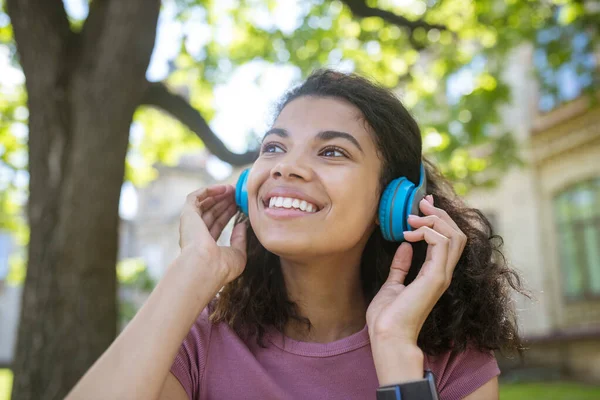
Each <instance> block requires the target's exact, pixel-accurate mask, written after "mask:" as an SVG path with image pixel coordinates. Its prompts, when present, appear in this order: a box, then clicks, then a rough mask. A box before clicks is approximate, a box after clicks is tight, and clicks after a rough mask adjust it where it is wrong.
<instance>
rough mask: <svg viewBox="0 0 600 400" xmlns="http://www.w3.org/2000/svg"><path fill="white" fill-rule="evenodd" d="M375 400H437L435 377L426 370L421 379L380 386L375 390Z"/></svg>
mask: <svg viewBox="0 0 600 400" xmlns="http://www.w3.org/2000/svg"><path fill="white" fill-rule="evenodd" d="M377 400H439V398H438V393H437V389H436V386H435V376H434V375H433V372H431V371H430V370H426V371H425V377H424V378H423V379H419V380H417V381H411V382H405V383H399V384H397V385H388V386H382V387H380V388H378V389H377Z"/></svg>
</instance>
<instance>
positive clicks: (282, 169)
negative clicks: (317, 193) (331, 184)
mask: <svg viewBox="0 0 600 400" xmlns="http://www.w3.org/2000/svg"><path fill="white" fill-rule="evenodd" d="M271 177H273V178H275V179H281V178H283V179H300V180H303V181H310V180H311V179H312V178H313V170H312V168H310V166H309V165H307V164H306V163H304V162H303V161H302V160H300V159H299V158H292V157H290V156H288V157H286V158H283V159H281V160H279V162H278V163H277V164H276V165H275V166H274V167H273V168H272V169H271Z"/></svg>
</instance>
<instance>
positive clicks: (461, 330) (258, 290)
mask: <svg viewBox="0 0 600 400" xmlns="http://www.w3.org/2000/svg"><path fill="white" fill-rule="evenodd" d="M421 149H422V143H421V134H420V131H419V128H418V126H417V124H416V122H415V121H414V119H413V118H412V117H411V116H410V114H409V113H408V112H407V110H406V109H405V108H404V107H403V105H402V104H401V103H400V101H399V100H398V99H397V98H396V97H395V96H394V95H393V94H391V93H390V92H389V91H387V90H385V89H383V88H381V87H379V86H377V85H375V84H373V83H371V82H369V81H368V80H366V79H364V78H361V77H359V76H356V75H353V74H342V73H339V72H334V71H330V70H322V71H317V72H316V73H314V74H313V75H311V76H310V77H309V78H308V79H307V80H306V81H305V82H304V83H303V84H302V85H300V86H299V87H297V88H295V89H293V90H292V91H290V92H289V93H288V94H287V95H286V97H285V98H284V99H283V101H282V103H281V105H280V107H279V109H278V112H277V115H276V120H275V122H274V124H273V127H272V129H270V130H269V131H268V132H267V133H266V134H265V136H264V138H263V140H262V146H261V150H260V154H259V156H258V159H257V160H256V162H255V163H254V164H253V166H252V168H251V170H250V172H249V174H248V177H247V194H248V197H247V199H248V204H247V208H248V210H247V212H248V214H249V215H248V217H249V218H245V217H244V216H242V215H241V214H240V215H238V218H237V224H236V226H235V227H234V229H233V233H232V236H231V246H230V247H220V246H217V244H216V239H217V238H218V237H219V235H220V234H221V232H222V230H223V228H224V226H225V225H226V224H227V222H228V221H229V220H230V219H231V218H232V217H234V215H235V214H236V213H237V212H238V208H237V206H236V203H235V198H234V192H235V189H234V188H233V187H232V186H228V185H217V186H212V187H208V188H205V189H202V190H198V191H196V192H193V193H191V194H190V195H189V196H188V198H187V200H186V203H185V206H184V209H183V212H182V214H181V223H180V246H181V253H180V255H179V256H178V257H177V259H176V260H175V261H174V262H173V263H172V265H170V267H169V268H168V270H167V272H166V273H165V275H164V277H163V278H162V279H161V281H160V282H159V283H158V285H157V287H156V288H155V289H154V291H153V293H152V294H151V296H150V298H149V299H148V301H147V302H146V303H145V304H144V306H143V307H142V308H141V310H140V311H139V312H138V314H137V315H136V317H135V318H134V319H133V320H132V321H131V322H130V324H129V325H128V326H127V328H126V329H125V330H124V331H123V332H122V333H121V335H119V337H118V338H117V339H116V340H115V342H114V343H113V344H112V345H111V346H110V348H109V349H108V350H107V351H106V352H105V353H104V354H103V356H102V357H101V358H100V359H99V360H98V361H97V362H96V363H95V364H94V366H93V367H92V368H91V369H90V370H89V371H88V372H87V373H86V375H85V376H84V377H83V378H82V379H81V381H80V382H79V383H78V384H77V385H76V386H75V388H74V389H73V390H72V392H71V393H70V395H69V397H68V399H91V398H98V399H100V398H101V399H108V398H110V399H156V398H158V399H171V400H176V399H181V400H184V399H190V400H191V399H194V400H196V399H203V400H204V399H374V398H376V390H377V389H378V388H379V387H383V386H388V385H389V386H392V387H395V385H398V387H399V388H406V387H407V385H410V384H411V382H413V381H419V380H423V377H424V370H431V371H432V372H433V374H434V375H435V383H436V385H437V391H438V393H439V398H440V399H444V400H452V399H460V398H467V399H482V400H483V399H485V400H490V399H496V398H498V381H497V375H498V374H499V373H500V371H499V369H498V365H497V363H496V359H495V358H494V355H493V350H497V349H509V350H514V349H518V348H519V346H520V343H519V339H518V335H517V325H516V320H515V315H514V311H513V309H512V308H511V306H510V304H511V300H510V295H511V289H515V290H517V291H521V287H520V283H519V280H518V277H517V275H516V274H515V273H514V272H513V271H512V270H511V269H510V268H508V267H507V265H506V262H505V260H504V257H503V256H502V254H501V253H500V251H499V246H501V243H495V239H500V238H499V237H498V236H496V235H493V234H492V229H491V226H490V224H489V222H488V220H487V219H486V218H485V217H484V216H483V215H482V214H481V212H479V211H478V210H476V209H471V208H467V207H466V206H465V205H464V204H463V203H462V202H461V201H460V199H459V198H457V197H456V195H455V194H454V192H453V191H452V188H451V187H450V185H449V184H448V183H447V182H446V181H445V180H444V179H443V177H442V176H441V175H440V174H439V173H438V172H437V170H436V168H435V167H434V166H433V165H432V164H431V163H429V162H427V161H426V160H424V159H423V156H422V154H421ZM422 164H423V165H424V166H425V171H426V182H427V184H426V186H425V190H426V193H428V195H427V196H425V197H424V198H423V199H422V200H421V199H417V201H418V209H419V212H418V213H416V214H419V215H411V216H410V217H409V218H408V224H409V225H410V227H411V228H410V229H409V230H407V231H406V232H404V235H403V236H404V242H402V243H401V244H400V245H398V242H392V241H387V240H385V239H384V237H383V235H382V230H381V229H380V228H381V227H380V225H381V224H382V223H383V221H380V219H379V214H378V208H379V203H380V200H381V197H382V192H383V190H384V189H385V188H386V186H387V185H388V184H389V183H390V182H391V181H392V180H393V179H395V178H398V177H406V178H407V179H408V180H409V181H410V182H413V183H414V184H415V185H417V184H418V182H419V181H420V179H421V176H420V175H421V174H420V168H421V165H422ZM419 200H420V201H419ZM500 242H501V239H500ZM221 288H222V290H221V291H220V293H218V294H217V292H219V290H220V289H221ZM403 390H404V389H403ZM391 398H395V397H391ZM402 398H403V399H405V398H406V399H408V400H410V397H409V396H408V395H406V396H404V397H402ZM413 398H416V397H413ZM418 398H421V397H418ZM432 398H434V397H432Z"/></svg>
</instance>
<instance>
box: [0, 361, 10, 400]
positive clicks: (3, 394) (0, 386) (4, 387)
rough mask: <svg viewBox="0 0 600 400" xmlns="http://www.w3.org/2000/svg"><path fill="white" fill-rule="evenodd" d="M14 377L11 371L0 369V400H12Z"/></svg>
mask: <svg viewBox="0 0 600 400" xmlns="http://www.w3.org/2000/svg"><path fill="white" fill-rule="evenodd" d="M12 381H13V375H12V371H11V370H10V369H0V400H10V391H11V389H12Z"/></svg>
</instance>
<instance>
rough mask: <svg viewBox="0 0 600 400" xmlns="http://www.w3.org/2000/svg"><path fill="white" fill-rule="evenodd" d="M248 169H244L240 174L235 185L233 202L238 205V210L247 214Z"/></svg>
mask: <svg viewBox="0 0 600 400" xmlns="http://www.w3.org/2000/svg"><path fill="white" fill-rule="evenodd" d="M249 172H250V169H245V170H243V171H242V173H241V174H240V177H239V178H238V181H237V184H236V185H235V204H237V205H238V207H239V208H240V210H241V211H242V212H243V213H244V214H246V215H249V214H248V173H249Z"/></svg>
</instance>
